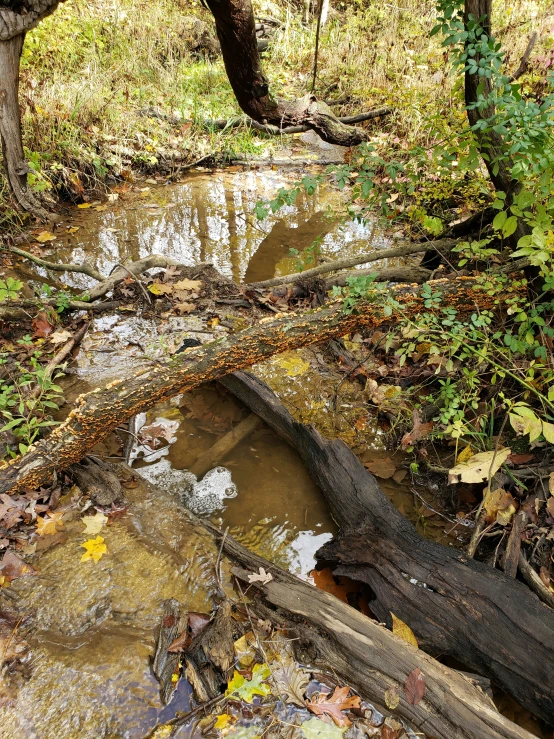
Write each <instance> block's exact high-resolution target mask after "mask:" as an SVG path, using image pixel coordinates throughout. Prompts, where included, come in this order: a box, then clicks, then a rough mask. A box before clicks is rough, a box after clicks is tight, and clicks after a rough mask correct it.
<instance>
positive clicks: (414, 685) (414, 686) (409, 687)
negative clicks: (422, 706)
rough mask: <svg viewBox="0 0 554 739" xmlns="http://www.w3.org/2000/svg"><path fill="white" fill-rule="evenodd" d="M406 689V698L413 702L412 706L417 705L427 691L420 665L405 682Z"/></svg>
mask: <svg viewBox="0 0 554 739" xmlns="http://www.w3.org/2000/svg"><path fill="white" fill-rule="evenodd" d="M404 690H405V691H406V700H407V701H408V703H411V705H412V706H417V704H418V703H419V702H420V701H421V699H422V698H423V694H424V693H425V678H424V677H423V673H422V672H421V670H420V669H419V667H416V668H415V670H412V671H411V672H410V674H409V675H408V677H407V679H406V682H405V684H404Z"/></svg>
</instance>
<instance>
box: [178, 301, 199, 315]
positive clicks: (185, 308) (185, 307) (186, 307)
mask: <svg viewBox="0 0 554 739" xmlns="http://www.w3.org/2000/svg"><path fill="white" fill-rule="evenodd" d="M173 307H174V308H175V310H176V311H178V312H179V313H180V315H183V313H192V311H193V310H196V306H195V305H194V303H175V305H174V306H173Z"/></svg>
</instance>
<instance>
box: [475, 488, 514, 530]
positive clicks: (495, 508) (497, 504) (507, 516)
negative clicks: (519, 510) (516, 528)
mask: <svg viewBox="0 0 554 739" xmlns="http://www.w3.org/2000/svg"><path fill="white" fill-rule="evenodd" d="M516 505H517V504H516V501H515V500H514V498H513V497H512V495H511V494H510V493H508V492H507V491H506V490H503V489H502V488H498V489H497V490H493V491H489V492H487V493H485V499H484V501H483V509H484V511H485V513H486V516H485V520H486V522H487V523H489V524H490V523H493V521H496V523H499V524H500V525H501V526H507V525H508V524H509V523H510V521H511V520H512V516H513V515H514V513H515V512H516Z"/></svg>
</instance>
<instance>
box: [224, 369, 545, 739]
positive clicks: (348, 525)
mask: <svg viewBox="0 0 554 739" xmlns="http://www.w3.org/2000/svg"><path fill="white" fill-rule="evenodd" d="M220 382H221V384H222V385H223V386H224V387H225V388H227V389H228V390H229V391H230V392H232V393H233V394H234V395H235V396H236V397H237V398H239V399H240V400H241V401H242V402H243V403H244V404H245V405H246V406H247V407H249V408H250V410H252V411H253V412H255V413H257V414H258V415H259V416H260V417H261V418H262V419H263V420H264V421H265V422H266V423H267V424H268V425H269V426H271V427H272V428H274V429H275V430H276V431H277V432H278V433H279V434H280V435H281V436H283V437H284V438H285V439H286V440H287V441H288V442H289V443H290V444H291V445H292V446H293V447H294V448H295V449H297V450H298V452H299V453H300V456H301V457H302V460H303V462H304V464H305V466H306V469H307V470H308V472H309V473H310V475H311V476H312V478H313V479H314V481H315V482H316V483H317V484H318V485H319V487H320V489H321V490H322V492H323V494H324V495H325V497H326V499H327V502H328V503H329V506H330V508H331V511H332V514H333V517H334V518H335V520H336V521H337V523H338V524H339V525H340V527H341V530H340V532H339V534H338V536H337V537H335V539H333V541H332V542H330V543H329V544H326V545H324V546H323V547H322V548H321V549H320V550H319V552H318V559H319V561H320V564H321V565H322V566H331V567H333V568H334V573H335V574H336V575H345V576H347V577H350V578H352V579H354V580H356V581H358V582H360V583H363V584H364V585H365V586H366V589H367V595H368V598H369V606H370V609H371V611H372V613H374V614H375V616H376V617H377V618H378V619H379V620H380V621H383V622H387V623H389V624H390V623H391V613H394V614H395V616H397V617H398V618H400V619H401V620H402V621H404V622H405V623H407V624H408V625H409V626H410V627H411V628H412V630H413V631H414V633H415V635H416V638H417V639H418V642H419V644H420V647H421V648H423V649H425V650H426V651H428V652H430V653H432V654H437V655H438V654H448V655H451V656H452V657H455V658H456V659H457V660H458V661H459V662H461V663H462V664H464V665H466V666H467V667H469V668H471V669H474V670H475V671H477V672H478V673H479V674H483V675H486V676H488V677H490V678H491V679H492V680H493V681H494V682H495V683H496V684H497V685H499V686H500V687H501V688H502V689H503V690H505V691H506V692H508V693H510V694H511V695H513V696H514V697H515V698H516V700H517V701H518V702H519V703H521V704H522V705H524V706H525V707H526V708H528V709H529V710H530V711H531V712H532V713H533V714H535V715H537V716H539V717H541V718H543V719H544V720H545V721H547V722H549V723H554V683H553V681H552V675H553V674H554V611H552V610H551V609H550V608H548V606H546V605H544V604H543V603H541V601H540V600H539V599H538V598H537V596H536V595H535V594H534V593H532V592H531V591H530V590H529V589H528V588H527V587H526V586H525V585H524V584H523V583H520V582H518V581H516V580H513V579H511V578H509V577H507V576H506V575H505V574H504V573H502V572H500V571H498V570H495V569H493V568H492V567H490V566H489V565H485V564H483V563H480V562H475V561H473V560H470V559H468V558H467V556H465V555H464V553H462V552H457V551H455V550H453V549H451V548H449V547H445V546H442V545H440V544H436V543H434V542H431V541H427V540H425V539H423V538H421V537H420V536H419V535H418V534H417V532H416V531H415V529H414V527H413V526H412V524H411V523H410V522H409V521H408V520H407V519H405V518H404V516H402V515H401V514H400V513H398V511H396V510H395V509H394V508H393V506H392V505H391V503H390V502H389V501H388V499H387V498H386V497H385V496H384V494H383V492H382V491H381V489H380V487H379V485H378V484H377V482H376V481H375V478H374V477H373V476H372V475H371V474H370V473H369V472H368V471H367V470H366V469H365V468H364V467H363V465H362V464H361V463H360V462H359V461H358V459H357V458H356V457H355V455H354V454H353V453H352V452H351V450H350V449H349V448H348V447H347V446H346V445H345V444H344V443H343V442H342V441H340V440H335V441H328V440H326V439H324V438H323V437H322V436H321V435H320V434H319V433H318V432H317V431H315V430H314V429H313V428H311V427H309V426H305V425H303V424H300V423H297V422H295V421H294V419H293V418H292V417H291V416H290V414H289V413H288V411H287V410H286V409H285V408H284V406H283V405H282V404H281V403H280V402H279V400H278V399H277V398H276V396H275V395H274V394H273V392H272V391H271V390H270V389H269V388H268V387H267V386H266V385H264V384H263V383H262V382H261V381H260V380H257V379H256V378H254V377H253V376H251V375H248V374H246V373H235V374H233V375H229V376H228V377H225V378H223V379H222V380H220ZM312 611H315V609H314V608H313V607H312ZM336 623H337V625H338V624H339V623H342V619H338V620H337V622H336ZM426 729H427V727H426ZM430 733H431V735H433V732H430ZM450 736H456V735H455V734H451V735H450ZM483 736H485V735H483Z"/></svg>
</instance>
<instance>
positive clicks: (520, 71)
mask: <svg viewBox="0 0 554 739" xmlns="http://www.w3.org/2000/svg"><path fill="white" fill-rule="evenodd" d="M538 38H539V34H538V33H537V31H533V33H532V34H531V37H530V38H529V41H528V42H527V47H526V49H525V51H524V52H523V56H522V57H521V61H520V63H519V67H518V68H517V69H516V71H515V72H514V73H513V75H512V76H511V77H510V82H515V81H516V80H517V79H519V78H520V77H521V76H522V75H523V74H525V72H526V71H527V65H528V64H529V57H530V56H531V53H532V51H533V49H534V47H535V44H536V43H537V40H538Z"/></svg>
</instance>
